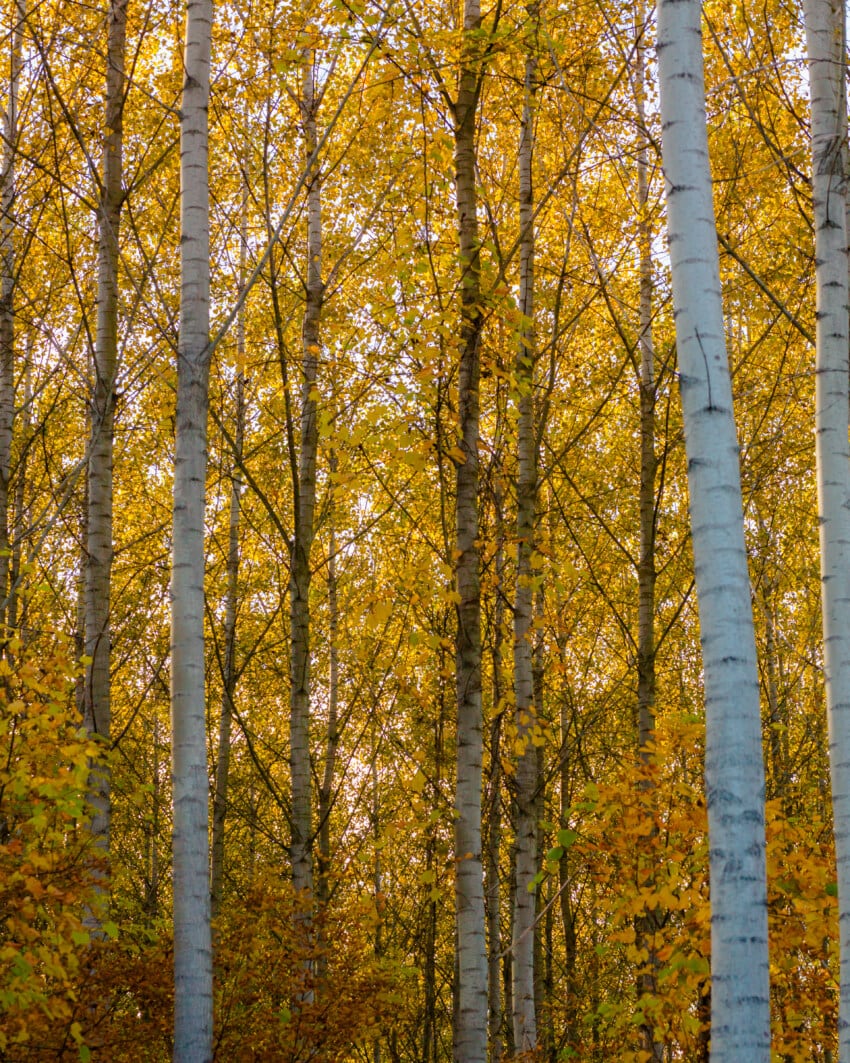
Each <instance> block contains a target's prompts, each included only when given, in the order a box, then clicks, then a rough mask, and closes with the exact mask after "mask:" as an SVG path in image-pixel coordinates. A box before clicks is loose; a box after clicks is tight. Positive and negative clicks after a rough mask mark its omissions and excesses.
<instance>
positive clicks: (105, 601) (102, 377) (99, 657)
mask: <svg viewBox="0 0 850 1063" xmlns="http://www.w3.org/2000/svg"><path fill="white" fill-rule="evenodd" d="M126 36H127V0H112V2H111V3H110V6H109V22H108V30H107V46H106V114H105V116H104V117H105V122H106V131H105V137H104V143H103V178H102V183H101V188H100V205H99V211H98V252H97V320H96V333H95V347H94V370H95V381H94V394H93V396H92V407H91V435H90V443H89V466H88V490H87V496H88V499H87V501H88V517H87V521H86V533H87V538H86V566H85V590H84V596H85V652H86V656H87V657H88V658H90V663H89V664H88V665H87V668H86V684H85V693H84V701H83V703H84V712H85V723H86V728H87V730H88V731H89V733H91V734H97V735H99V736H100V737H101V738H102V739H104V740H105V741H106V742H108V741H109V737H110V728H111V716H112V709H111V700H110V662H111V655H112V654H111V632H110V624H109V611H110V602H111V595H112V588H111V585H112V554H113V546H112V461H113V444H114V436H115V381H116V374H117V372H118V235H119V225H120V221H121V204H122V200H123V196H124V193H123V190H122V188H121V182H122V170H123V140H124V132H123V111H124V52H125V42H126ZM89 801H90V803H91V804H92V805H93V807H94V809H95V812H94V815H93V816H92V822H91V832H92V835H93V836H94V838H95V839H96V842H97V845H98V846H99V847H100V848H101V849H102V850H103V852H104V853H106V854H108V852H109V833H110V821H111V798H110V779H109V769H108V767H107V766H106V765H105V764H102V763H101V764H98V765H96V766H95V767H94V768H93V769H92V771H91V773H90V775H89Z"/></svg>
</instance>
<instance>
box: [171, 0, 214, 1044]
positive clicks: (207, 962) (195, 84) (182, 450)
mask: <svg viewBox="0 0 850 1063" xmlns="http://www.w3.org/2000/svg"><path fill="white" fill-rule="evenodd" d="M212 17H213V8H212V0H189V3H188V6H187V9H186V30H185V33H186V37H185V41H186V43H185V52H184V71H185V73H184V81H183V98H182V105H181V111H180V230H181V240H180V337H179V345H178V352H177V416H176V439H175V466H174V531H173V536H174V538H173V547H172V576H171V725H172V749H171V755H172V773H173V788H174V798H173V800H174V838H173V854H174V874H173V888H174V1063H209V1060H211V1059H212V943H211V940H210V890H209V838H208V834H207V831H208V821H209V809H208V805H209V782H208V778H207V757H206V711H205V710H206V703H205V698H204V487H205V480H206V469H207V414H208V411H209V364H210V349H209V347H210V345H209V291H210V221H209V171H208V115H207V111H208V106H209V92H210V39H211V33H212Z"/></svg>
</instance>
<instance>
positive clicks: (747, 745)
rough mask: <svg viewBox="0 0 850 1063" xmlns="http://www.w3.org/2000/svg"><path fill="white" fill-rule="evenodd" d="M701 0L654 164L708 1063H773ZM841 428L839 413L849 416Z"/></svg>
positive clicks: (665, 46) (680, 23) (688, 13)
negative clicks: (697, 703)
mask: <svg viewBox="0 0 850 1063" xmlns="http://www.w3.org/2000/svg"><path fill="white" fill-rule="evenodd" d="M700 14H701V5H700V2H699V0H661V2H660V4H659V8H658V64H659V80H660V88H661V126H662V158H663V165H664V177H665V185H666V195H667V230H668V237H669V244H670V262H671V269H672V278H673V306H674V314H675V319H676V343H677V347H678V356H679V381H680V387H681V395H682V409H683V416H684V425H685V449H686V453H687V459H688V493H689V498H690V521H691V533H692V538H693V552H694V569H695V575H696V588H697V602H698V607H699V617H700V639H701V644H702V658H703V668H704V673H705V678H704V684H705V712H706V754H705V787H706V804H707V809H708V830H709V846H710V852H709V880H710V889H711V968H712V989H711V1058H712V1060H713V1061H714V1063H733V1061H734V1063H739V1061H740V1060H743V1059H746V1060H747V1061H748V1063H768V1061H769V1059H770V999H769V995H768V956H767V886H766V869H765V824H764V787H765V784H764V760H763V755H762V748H761V713H760V707H759V682H758V665H757V661H756V646H755V632H754V627H753V614H752V607H751V604H750V579H749V572H748V569H747V553H746V545H745V541H744V518H743V507H742V500H741V478H740V468H739V464H738V440H737V433H736V426H735V416H734V411H733V407H732V385H731V377H730V373H729V362H728V357H727V353H726V340H725V333H724V324H723V306H722V301H721V291H720V268H719V262H718V256H717V232H716V227H715V221H714V204H713V201H712V190H711V171H710V167H709V155H708V135H707V130H706V117H705V87H704V83H703V60H702V36H701V33H700ZM845 418H846V411H845Z"/></svg>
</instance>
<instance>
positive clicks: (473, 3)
mask: <svg viewBox="0 0 850 1063" xmlns="http://www.w3.org/2000/svg"><path fill="white" fill-rule="evenodd" d="M480 28H481V10H480V5H479V2H478V0H464V8H463V37H464V39H463V45H462V49H463V54H462V59H461V70H460V80H459V85H458V95H457V101H456V103H455V108H454V110H455V116H454V117H455V129H454V136H455V185H456V195H457V219H458V237H459V245H460V248H459V249H460V270H461V284H460V298H461V322H460V382H459V395H458V407H459V416H460V426H459V427H460V450H461V451H462V453H463V457H462V458H461V459H460V460H459V461H458V462H457V477H456V491H457V496H456V515H455V522H456V523H455V556H456V558H457V561H456V567H455V577H456V586H457V592H458V594H459V596H460V602H459V604H458V607H457V614H458V615H457V638H456V646H455V656H456V663H455V675H456V691H457V785H456V790H455V817H456V818H455V869H456V871H455V904H456V919H457V949H458V964H457V967H458V985H457V993H456V996H455V999H456V1012H455V1019H454V1059H455V1063H484V1061H485V1060H486V1058H487V949H486V940H485V929H484V925H485V914H484V879H483V869H482V859H481V772H482V757H483V740H482V719H481V583H480V572H479V564H480V558H479V546H478V488H479V467H478V439H479V393H478V389H479V379H480V344H481V329H482V312H481V261H480V255H481V248H480V244H479V238H478V219H477V216H476V212H477V193H476V187H475V152H476V146H475V126H476V114H477V110H478V98H479V92H480V66H481V59H480V58H476V57H477V56H479V55H480V51H481V41H480Z"/></svg>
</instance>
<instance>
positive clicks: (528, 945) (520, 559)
mask: <svg viewBox="0 0 850 1063" xmlns="http://www.w3.org/2000/svg"><path fill="white" fill-rule="evenodd" d="M536 15H537V11H536V5H531V6H530V7H529V18H530V20H531V21H532V22H533V21H534V19H535V18H536ZM535 76H536V62H535V58H534V55H533V53H532V52H531V50H529V54H528V55H527V57H526V62H525V99H524V103H523V112H522V125H521V132H520V142H519V228H520V311H521V313H522V321H523V325H522V330H521V333H520V339H519V344H520V345H519V350H518V352H517V358H516V367H515V377H516V388H517V392H518V396H519V397H518V400H517V407H518V409H517V414H518V417H517V454H518V465H519V478H518V482H517V523H516V536H517V580H516V593H515V596H514V698H515V705H516V708H515V714H516V716H515V719H516V730H517V748H518V755H517V761H516V776H515V781H516V834H515V842H514V876H515V879H516V888H515V890H514V918H513V940H512V949H513V966H512V977H513V994H512V996H513V1015H512V1020H513V1029H514V1043H515V1045H516V1050H517V1052H519V1053H520V1054H522V1053H528V1052H533V1051H535V1050H536V1048H537V1018H536V1014H535V1000H534V984H535V979H534V940H535V933H534V926H535V918H536V908H537V904H536V901H537V898H536V893H535V891H534V888H533V881H534V876H535V875H536V874H537V867H538V853H537V849H538V838H537V819H538V816H537V746H536V745H535V744H534V742H533V738H534V735H535V729H536V728H537V727H539V721H538V720H537V718H536V712H535V703H534V702H535V699H534V674H533V673H534V667H533V660H532V655H533V648H532V632H533V619H534V617H533V612H534V568H533V565H532V555H533V553H534V522H535V516H536V510H537V436H536V429H535V423H534V362H535V342H534V193H533V184H532V164H533V157H534V95H535V85H534V79H535Z"/></svg>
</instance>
